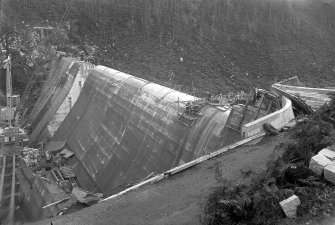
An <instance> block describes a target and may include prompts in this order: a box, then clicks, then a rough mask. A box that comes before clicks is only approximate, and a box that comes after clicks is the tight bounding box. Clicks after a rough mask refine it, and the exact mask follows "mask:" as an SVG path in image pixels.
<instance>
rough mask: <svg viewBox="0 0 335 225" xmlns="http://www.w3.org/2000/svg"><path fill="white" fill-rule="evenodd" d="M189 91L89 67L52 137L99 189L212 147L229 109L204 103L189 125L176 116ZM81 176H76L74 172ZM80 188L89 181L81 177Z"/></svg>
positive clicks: (140, 176)
mask: <svg viewBox="0 0 335 225" xmlns="http://www.w3.org/2000/svg"><path fill="white" fill-rule="evenodd" d="M192 100H194V97H193V96H190V95H187V94H184V93H181V92H178V91H175V90H172V89H169V88H166V87H163V86H160V85H158V84H155V83H151V82H149V81H146V80H143V79H140V78H136V77H133V76H131V75H128V74H124V73H121V72H119V71H116V70H112V69H109V68H106V67H103V66H97V67H95V68H94V69H93V70H91V71H90V74H89V76H88V77H87V80H86V82H85V85H84V87H83V90H82V92H81V94H80V96H79V98H78V100H77V102H76V104H75V105H74V107H73V108H72V110H71V112H70V113H69V114H68V116H67V117H66V118H65V120H64V121H63V123H62V125H61V126H60V128H59V129H58V131H57V132H56V134H55V135H54V137H53V140H55V141H66V142H67V144H68V145H69V146H70V148H71V150H72V151H74V152H75V154H76V157H77V158H78V162H76V163H73V167H74V169H75V171H76V172H77V173H80V171H82V169H83V168H85V171H87V173H88V174H89V175H90V176H91V178H92V179H93V180H94V182H95V183H96V185H97V186H98V188H99V189H100V190H101V191H103V192H104V194H111V193H113V192H114V191H113V190H114V189H115V188H117V187H119V186H121V185H124V184H128V183H133V182H134V181H138V180H139V179H143V178H145V177H146V176H147V175H149V174H150V173H161V172H163V171H166V170H168V169H170V168H172V167H174V166H177V165H179V164H183V163H184V162H188V161H191V160H192V159H195V158H198V157H199V156H201V155H202V154H205V153H208V152H212V151H215V150H216V149H217V148H218V147H219V146H220V145H221V146H222V145H226V144H229V143H232V142H235V141H236V140H233V139H230V140H225V141H227V142H229V143H222V140H223V139H222V136H221V135H222V131H223V128H224V125H225V123H226V120H227V118H228V115H229V113H230V110H227V111H222V110H219V109H217V108H215V107H204V108H202V110H201V113H202V116H200V117H199V119H198V120H197V121H196V122H195V123H194V124H193V125H192V126H186V125H184V124H183V123H181V122H180V121H178V117H179V116H178V113H181V112H183V111H184V110H185V104H184V103H185V102H187V101H192ZM78 176H80V175H78ZM79 183H80V185H81V186H82V187H84V188H85V187H89V186H90V185H91V184H88V183H85V181H82V182H81V181H80V179H79Z"/></svg>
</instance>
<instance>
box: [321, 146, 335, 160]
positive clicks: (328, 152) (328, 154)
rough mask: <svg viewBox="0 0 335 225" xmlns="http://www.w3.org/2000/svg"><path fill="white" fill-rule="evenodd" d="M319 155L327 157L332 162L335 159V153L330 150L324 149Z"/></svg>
mask: <svg viewBox="0 0 335 225" xmlns="http://www.w3.org/2000/svg"><path fill="white" fill-rule="evenodd" d="M319 154H321V155H324V156H326V157H327V158H329V159H330V160H333V159H335V151H333V150H331V149H328V148H324V149H322V150H321V151H319Z"/></svg>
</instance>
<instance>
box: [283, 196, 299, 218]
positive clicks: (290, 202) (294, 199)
mask: <svg viewBox="0 0 335 225" xmlns="http://www.w3.org/2000/svg"><path fill="white" fill-rule="evenodd" d="M300 204H301V202H300V199H299V197H298V196H296V195H292V196H291V197H289V198H288V199H285V200H283V201H281V202H279V205H280V207H281V208H282V209H283V211H284V213H285V215H286V216H287V217H288V218H295V217H296V216H297V207H298V205H300Z"/></svg>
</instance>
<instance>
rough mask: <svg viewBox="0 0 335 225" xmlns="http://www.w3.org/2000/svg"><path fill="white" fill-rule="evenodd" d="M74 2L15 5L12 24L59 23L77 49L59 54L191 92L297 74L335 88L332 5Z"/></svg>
mask: <svg viewBox="0 0 335 225" xmlns="http://www.w3.org/2000/svg"><path fill="white" fill-rule="evenodd" d="M65 2H66V4H68V5H65ZM69 2H70V1H60V0H50V1H41V0H13V1H10V3H9V4H10V7H9V8H10V10H8V13H9V16H8V17H9V18H12V19H13V20H15V21H16V24H19V23H20V27H21V28H20V29H22V27H24V26H22V23H24V24H26V25H27V24H30V25H39V26H40V25H53V26H55V24H56V23H57V22H60V21H61V22H63V23H62V24H60V25H61V26H63V27H64V28H65V29H67V30H68V37H69V39H70V41H71V45H72V47H71V48H69V46H59V48H58V49H60V50H63V51H66V52H72V53H74V52H79V51H84V52H85V53H86V54H87V55H90V57H87V58H88V59H90V60H91V61H93V62H94V63H97V64H102V65H105V66H108V67H111V68H114V69H117V70H121V71H123V72H127V73H130V74H132V75H135V76H139V77H143V78H146V79H155V80H156V79H158V80H162V81H170V82H171V83H173V84H178V85H185V86H187V87H188V89H189V90H190V89H191V88H192V85H193V87H195V88H199V89H203V90H206V91H210V92H212V93H220V92H227V91H229V90H235V91H237V90H248V89H249V88H250V86H256V87H263V88H267V87H269V85H270V84H271V83H273V82H274V81H276V80H280V79H283V78H288V77H291V76H295V75H298V76H299V78H300V79H301V80H302V81H303V82H305V83H306V84H307V85H309V86H335V79H334V75H335V60H334V56H335V50H334V49H335V48H334V47H335V40H334V39H333V37H334V34H335V20H334V19H335V4H334V1H316V0H304V1H302V0H301V1H291V0H281V1H279V0H275V1H272V0H271V1H270V0H248V1H244V0H234V1H231V0H178V1H171V0H169V1H165V0H142V1H136V0H128V1H121V0H105V1H102V0H100V1H97V0H96V1H93V0H75V1H74V3H73V5H72V7H69V5H70V3H69ZM67 9H68V11H67ZM64 12H68V13H64ZM22 21H24V22H22ZM73 46H75V47H73ZM88 46H91V47H90V48H89V47H88ZM92 46H93V48H92ZM92 49H94V51H92Z"/></svg>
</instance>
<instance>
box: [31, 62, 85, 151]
mask: <svg viewBox="0 0 335 225" xmlns="http://www.w3.org/2000/svg"><path fill="white" fill-rule="evenodd" d="M83 64H84V63H83V62H79V61H77V60H75V59H72V58H66V57H61V56H59V57H57V58H56V59H55V60H54V62H53V63H52V67H51V70H50V74H49V76H48V79H47V81H46V83H45V85H44V86H43V89H42V91H41V94H40V97H39V98H38V100H37V102H36V104H35V107H34V108H33V110H32V111H31V113H30V115H29V121H30V123H31V128H32V133H31V134H30V136H29V145H36V143H38V142H39V141H42V142H45V141H46V140H47V139H48V138H49V137H50V136H51V134H52V133H54V130H55V129H57V126H58V124H59V123H60V122H61V120H63V119H64V118H65V116H66V112H68V111H69V110H68V111H66V109H64V108H65V107H66V106H65V105H66V103H64V102H66V97H67V96H69V93H70V91H71V90H73V93H74V94H73V93H72V94H71V95H70V96H72V95H73V96H74V99H76V96H77V95H78V94H77V95H76V93H77V92H78V90H77V89H78V88H77V87H73V84H74V81H75V80H76V78H77V75H78V73H80V72H79V71H80V69H81V67H83ZM80 77H83V75H80ZM78 79H82V78H78ZM57 113H58V114H57ZM54 117H56V118H57V119H56V122H57V123H56V122H54V121H53V124H54V127H53V126H52V125H51V127H52V128H53V129H51V130H52V132H51V134H50V132H49V130H48V124H49V122H50V121H51V120H52V119H53V118H54Z"/></svg>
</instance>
